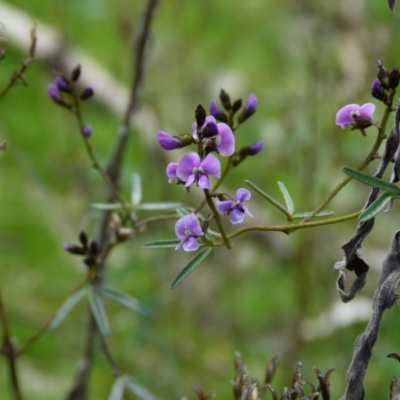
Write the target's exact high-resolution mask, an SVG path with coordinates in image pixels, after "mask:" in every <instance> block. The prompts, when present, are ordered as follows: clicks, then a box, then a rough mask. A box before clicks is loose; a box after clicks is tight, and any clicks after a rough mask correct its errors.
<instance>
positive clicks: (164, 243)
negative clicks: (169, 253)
mask: <svg viewBox="0 0 400 400" xmlns="http://www.w3.org/2000/svg"><path fill="white" fill-rule="evenodd" d="M180 242H181V241H180V240H179V239H167V240H156V241H155V242H149V243H145V244H144V245H143V246H142V248H143V249H162V248H167V247H176V246H178V244H179V243H180Z"/></svg>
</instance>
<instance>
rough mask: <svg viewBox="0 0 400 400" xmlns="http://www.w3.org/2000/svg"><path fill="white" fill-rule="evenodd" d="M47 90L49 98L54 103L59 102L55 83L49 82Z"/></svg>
mask: <svg viewBox="0 0 400 400" xmlns="http://www.w3.org/2000/svg"><path fill="white" fill-rule="evenodd" d="M47 92H48V93H49V96H50V98H51V99H52V100H53V101H55V102H56V103H59V102H60V101H61V95H60V91H59V89H58V87H57V85H56V84H54V83H50V84H49V85H48V86H47Z"/></svg>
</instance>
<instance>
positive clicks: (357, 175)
mask: <svg viewBox="0 0 400 400" xmlns="http://www.w3.org/2000/svg"><path fill="white" fill-rule="evenodd" d="M343 172H344V173H345V174H347V175H349V176H351V177H352V178H354V179H356V180H358V181H360V182H362V183H365V184H367V185H369V186H373V187H376V188H378V189H382V190H385V191H387V192H391V193H396V194H400V188H399V187H398V186H397V185H394V184H393V183H388V182H385V181H383V180H382V179H379V178H376V177H374V176H371V175H367V174H364V173H363V172H360V171H357V170H356V169H353V168H349V167H344V168H343Z"/></svg>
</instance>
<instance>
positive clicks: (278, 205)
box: [245, 180, 291, 217]
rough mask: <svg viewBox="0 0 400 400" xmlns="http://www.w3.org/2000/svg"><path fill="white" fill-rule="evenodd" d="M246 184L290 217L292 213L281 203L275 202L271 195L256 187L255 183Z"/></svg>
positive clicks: (248, 182)
mask: <svg viewBox="0 0 400 400" xmlns="http://www.w3.org/2000/svg"><path fill="white" fill-rule="evenodd" d="M245 182H246V183H247V184H248V185H249V186H250V187H251V188H252V189H254V190H255V191H256V192H257V193H258V194H259V195H261V196H262V197H264V199H265V200H267V201H269V202H270V203H271V204H272V205H273V206H275V207H276V208H277V209H278V210H281V211H282V212H283V213H284V214H285V215H287V216H288V217H290V216H291V215H290V213H289V212H288V211H287V210H286V208H285V207H284V206H283V205H282V204H281V203H279V201H277V200H275V199H274V198H273V197H272V196H270V195H269V194H267V193H265V192H264V191H263V190H262V189H260V188H259V187H258V186H257V185H255V184H254V183H253V182H250V181H248V180H245Z"/></svg>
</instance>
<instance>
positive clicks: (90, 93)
mask: <svg viewBox="0 0 400 400" xmlns="http://www.w3.org/2000/svg"><path fill="white" fill-rule="evenodd" d="M93 95H94V90H93V88H91V87H87V88H86V89H84V90H83V91H82V93H81V100H87V99H90V98H91V97H92V96H93Z"/></svg>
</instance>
